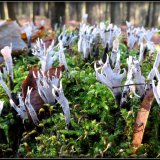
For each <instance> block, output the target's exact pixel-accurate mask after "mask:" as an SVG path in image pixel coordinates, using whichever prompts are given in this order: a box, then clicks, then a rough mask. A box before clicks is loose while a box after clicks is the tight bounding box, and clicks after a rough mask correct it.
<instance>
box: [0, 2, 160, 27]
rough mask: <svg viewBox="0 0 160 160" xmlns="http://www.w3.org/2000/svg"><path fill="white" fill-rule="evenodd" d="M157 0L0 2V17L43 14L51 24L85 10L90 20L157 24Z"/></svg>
mask: <svg viewBox="0 0 160 160" xmlns="http://www.w3.org/2000/svg"><path fill="white" fill-rule="evenodd" d="M159 8H160V1H156V2H145V1H144V2H104V1H102V2H98V1H97V2H83V1H82V2H69V1H68V2H45V1H40V2H36V1H35V2H24V1H22V2H0V18H1V19H8V18H10V19H13V20H17V21H20V20H21V19H22V18H26V19H27V20H28V21H33V22H34V23H35V21H36V19H37V18H38V17H43V18H46V19H48V20H49V21H50V24H51V27H52V28H53V27H54V25H55V24H56V23H58V24H59V22H60V17H62V23H63V24H64V23H66V24H67V23H71V21H72V23H73V22H80V21H81V17H82V15H83V14H84V13H88V22H89V23H91V24H95V23H98V22H99V21H104V20H107V21H109V22H111V23H114V24H117V25H124V24H125V21H126V20H128V21H131V22H132V24H134V25H139V26H142V25H144V26H145V27H159V26H160V9H159Z"/></svg>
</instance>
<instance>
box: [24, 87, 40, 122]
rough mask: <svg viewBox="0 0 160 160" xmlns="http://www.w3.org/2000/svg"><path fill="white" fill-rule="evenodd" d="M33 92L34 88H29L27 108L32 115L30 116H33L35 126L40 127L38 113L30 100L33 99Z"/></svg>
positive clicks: (26, 101) (26, 99)
mask: <svg viewBox="0 0 160 160" xmlns="http://www.w3.org/2000/svg"><path fill="white" fill-rule="evenodd" d="M31 91H32V88H31V89H29V87H28V90H27V96H26V98H25V105H26V108H27V109H28V112H29V114H30V116H31V118H32V120H33V123H34V124H35V125H38V124H39V120H38V117H37V113H36V112H35V110H34V108H33V106H32V104H31V101H30V99H31V97H30V95H31Z"/></svg>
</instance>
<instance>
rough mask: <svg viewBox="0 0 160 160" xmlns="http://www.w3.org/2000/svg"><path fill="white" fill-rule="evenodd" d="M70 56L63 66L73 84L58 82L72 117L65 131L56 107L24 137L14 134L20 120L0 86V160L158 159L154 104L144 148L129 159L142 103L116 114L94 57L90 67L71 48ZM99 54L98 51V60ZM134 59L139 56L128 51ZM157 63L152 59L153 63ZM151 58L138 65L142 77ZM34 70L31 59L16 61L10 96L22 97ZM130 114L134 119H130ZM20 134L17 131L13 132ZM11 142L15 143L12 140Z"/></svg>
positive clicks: (159, 143)
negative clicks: (25, 82)
mask: <svg viewBox="0 0 160 160" xmlns="http://www.w3.org/2000/svg"><path fill="white" fill-rule="evenodd" d="M72 49H73V53H74V54H73V55H71V54H69V53H68V52H67V51H66V53H65V54H66V60H67V64H68V67H69V70H70V75H71V78H70V79H68V78H67V77H66V74H65V72H63V77H62V82H63V89H64V94H65V96H66V98H67V99H68V101H69V106H70V111H71V127H70V129H69V130H66V129H65V119H64V116H63V114H62V113H63V112H62V108H61V106H60V105H58V104H57V109H55V108H54V107H53V106H51V105H49V104H46V105H45V116H44V117H43V118H42V120H41V123H40V124H39V126H38V127H32V126H31V127H30V128H29V129H27V130H25V129H24V133H23V135H22V137H19V138H18V137H17V136H16V133H15V134H13V131H12V130H11V128H13V127H14V125H16V124H17V121H18V120H19V119H15V117H13V114H12V112H13V110H14V109H13V108H11V107H10V106H9V100H8V97H7V95H6V94H5V92H4V91H3V89H2V87H1V86H0V97H1V100H3V101H5V103H4V109H3V111H2V115H1V116H0V131H1V133H3V132H4V135H0V136H1V137H3V138H1V137H0V157H25V158H53V157H65V158H69V157H88V158H90V157H93V158H98V157H107V158H109V157H119V158H125V157H154V158H155V157H157V156H159V154H160V137H159V134H160V133H159V127H160V116H159V114H160V108H159V106H158V105H157V103H156V101H154V104H153V106H152V108H151V113H150V115H149V119H148V123H147V126H146V130H145V134H144V139H143V142H142V146H141V147H140V148H139V149H138V152H137V155H131V151H132V149H133V148H132V146H131V143H132V135H133V128H134V123H135V119H136V114H137V111H138V108H139V106H140V100H139V99H137V98H136V97H133V98H132V99H129V101H128V103H129V107H130V111H132V112H130V111H129V110H127V109H126V108H119V107H118V106H117V105H116V103H115V100H114V97H113V95H112V93H111V92H110V90H109V89H108V88H107V87H106V86H105V85H103V84H101V83H99V82H98V81H97V80H96V75H95V71H94V67H93V65H94V60H93V57H92V58H91V61H89V62H88V63H85V62H83V58H82V55H81V54H80V53H78V52H77V46H74V47H73V48H72ZM120 50H121V63H122V66H123V67H127V65H126V56H125V53H126V47H125V45H123V44H120ZM102 52H103V50H102V49H100V55H102ZM132 55H137V51H134V50H133V51H132ZM154 59H155V57H154ZM148 60H149V57H147V58H146V60H145V61H144V62H143V64H142V73H143V74H144V76H145V77H146V76H147V74H148V73H149V71H150V69H151V68H152V65H153V61H151V63H148ZM35 64H38V59H36V58H35V57H34V56H28V55H26V56H24V55H23V56H19V57H17V58H14V76H15V77H14V85H15V88H14V91H13V92H14V93H17V92H20V91H21V89H22V88H21V85H22V80H24V79H25V78H26V76H27V74H28V71H29V68H30V67H31V66H34V65H35ZM130 113H132V114H130ZM16 130H18V128H16ZM14 136H15V137H14ZM15 138H18V139H19V144H18V147H17V149H15V148H13V143H14V140H15Z"/></svg>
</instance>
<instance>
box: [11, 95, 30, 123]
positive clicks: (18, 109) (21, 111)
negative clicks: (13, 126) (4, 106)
mask: <svg viewBox="0 0 160 160" xmlns="http://www.w3.org/2000/svg"><path fill="white" fill-rule="evenodd" d="M21 100H22V99H20V97H19V106H17V105H16V104H15V103H14V102H13V100H12V99H10V100H9V102H10V105H11V106H12V107H13V108H14V109H15V110H16V112H17V113H18V115H19V116H20V117H21V118H22V120H23V123H24V120H25V119H28V115H27V111H26V108H25V104H24V102H23V101H21Z"/></svg>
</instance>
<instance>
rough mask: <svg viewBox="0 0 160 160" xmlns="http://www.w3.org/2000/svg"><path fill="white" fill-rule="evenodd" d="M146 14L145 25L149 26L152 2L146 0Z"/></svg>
mask: <svg viewBox="0 0 160 160" xmlns="http://www.w3.org/2000/svg"><path fill="white" fill-rule="evenodd" d="M148 3H149V4H148V14H147V17H146V25H145V26H146V27H150V21H151V11H152V2H148Z"/></svg>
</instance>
